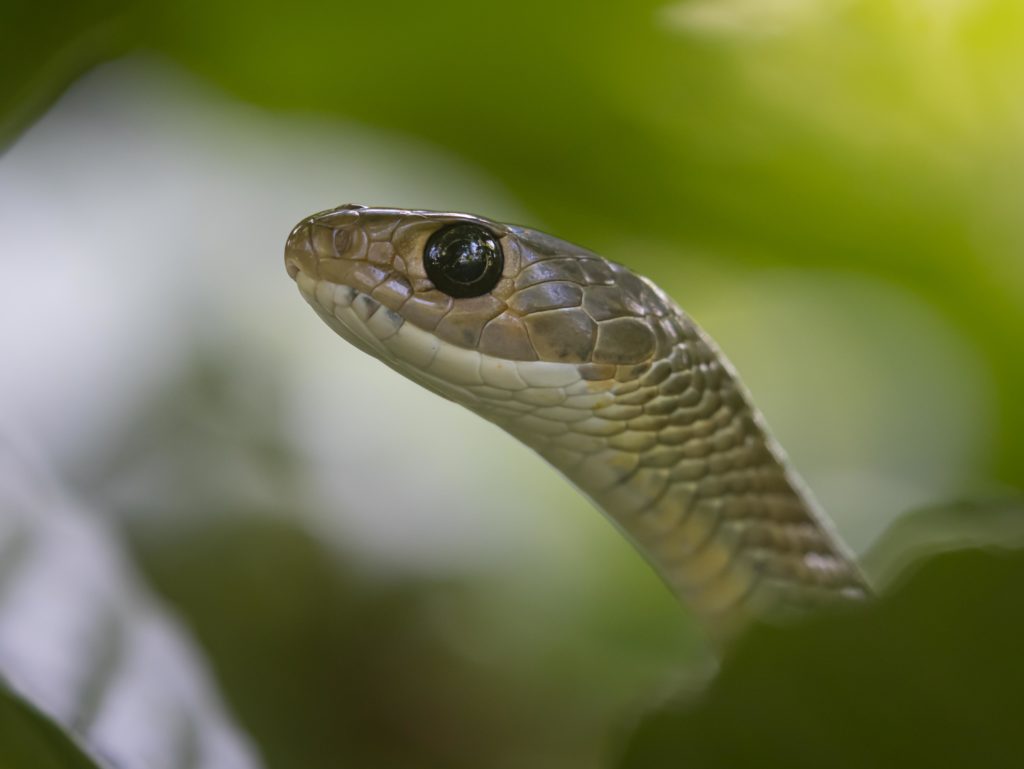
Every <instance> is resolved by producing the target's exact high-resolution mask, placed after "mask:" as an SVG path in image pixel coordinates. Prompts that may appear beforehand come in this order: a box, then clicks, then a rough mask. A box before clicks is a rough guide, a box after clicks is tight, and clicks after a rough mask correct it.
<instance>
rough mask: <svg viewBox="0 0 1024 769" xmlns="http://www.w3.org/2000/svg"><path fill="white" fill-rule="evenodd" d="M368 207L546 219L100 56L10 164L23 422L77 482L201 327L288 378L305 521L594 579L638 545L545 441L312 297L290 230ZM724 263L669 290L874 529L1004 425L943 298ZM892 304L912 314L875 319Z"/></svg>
mask: <svg viewBox="0 0 1024 769" xmlns="http://www.w3.org/2000/svg"><path fill="white" fill-rule="evenodd" d="M345 202H359V203H368V204H386V205H394V206H408V207H424V208H439V209H446V208H447V209H453V210H471V211H474V212H478V213H482V214H485V215H488V216H491V217H494V218H497V219H504V220H511V221H522V222H524V223H527V224H529V223H531V220H530V217H529V216H527V215H525V214H524V212H523V211H522V210H521V209H520V208H518V207H517V206H516V205H515V203H514V202H513V201H510V200H509V199H508V198H507V197H506V196H504V195H503V193H502V191H501V189H500V188H499V187H498V186H497V185H496V183H495V182H493V181H492V180H489V179H487V178H484V177H483V176H482V175H481V174H479V173H477V172H476V171H475V170H474V169H472V168H468V167H467V166H466V165H465V164H463V163H461V162H459V161H458V160H456V159H454V158H452V157H450V156H448V155H445V154H443V153H441V152H439V151H437V150H436V149H434V148H432V147H428V146H423V145H418V144H415V143H412V142H410V141H409V140H407V139H405V138H402V137H397V136H387V135H384V134H382V132H379V131H374V132H370V131H369V130H367V129H361V128H357V127H354V126H351V125H345V124H337V123H327V122H324V121H317V120H312V119H309V120H303V119H300V118H296V117H290V118H289V117H283V116H280V115H276V114H273V113H269V112H265V111H262V110H259V109H256V108H254V107H249V106H244V105H240V104H237V103H233V102H231V101H229V100H227V99H225V98H223V97H222V96H221V95H219V94H217V93H214V92H211V91H210V90H208V89H206V88H204V87H203V86H201V85H199V84H198V83H197V82H196V81H194V80H192V79H190V78H188V77H186V76H185V75H183V74H182V73H180V72H178V71H176V70H173V69H170V68H168V66H167V65H165V64H162V63H160V62H155V61H152V60H145V59H127V60H123V61H120V62H116V63H114V64H110V65H107V66H104V67H101V68H100V69H98V70H97V71H95V72H94V73H92V74H91V75H89V76H88V77H86V78H85V79H83V80H81V81H80V82H78V83H77V84H76V85H75V86H74V87H73V88H72V89H71V90H70V91H69V92H68V93H67V94H66V95H65V96H64V97H63V98H62V99H61V101H60V102H59V103H58V104H57V105H56V106H55V107H54V108H53V109H52V110H51V111H50V112H49V113H48V114H47V115H46V116H45V117H44V118H43V119H42V120H41V121H40V122H39V123H38V124H37V125H35V126H34V127H33V128H32V129H31V130H30V131H29V132H28V133H27V134H26V135H25V136H24V137H23V138H22V139H21V140H20V141H19V142H18V143H17V144H16V145H15V146H14V147H13V148H12V149H11V150H10V151H9V152H8V153H7V154H6V155H5V156H3V157H0V259H2V260H3V274H4V276H5V279H4V281H2V282H0V350H2V354H3V360H4V368H3V370H2V373H0V424H2V423H6V424H7V425H8V426H9V427H11V428H12V429H14V431H15V432H17V433H20V434H22V435H26V436H30V437H31V439H32V440H33V441H34V442H36V443H37V444H39V445H40V446H41V447H42V449H43V451H45V452H46V453H47V454H49V455H50V456H51V457H53V458H54V460H55V462H56V463H57V466H58V468H59V470H60V471H61V472H64V473H65V474H67V475H69V476H72V477H73V476H74V475H75V469H76V468H77V467H80V466H82V465H83V463H85V464H87V463H88V462H89V461H91V458H92V456H93V455H94V454H95V452H96V451H97V447H100V446H103V445H104V444H105V443H107V442H109V441H111V440H113V436H116V435H117V434H120V433H122V432H125V431H126V427H127V426H128V425H130V424H131V422H132V420H136V419H139V418H140V417H141V416H142V414H141V411H142V410H144V408H145V404H147V403H148V402H149V401H150V399H151V398H152V397H153V394H154V392H156V391H158V390H159V389H160V388H161V387H163V386H164V385H165V384H166V383H167V382H168V381H169V380H170V379H173V378H174V377H175V376H178V374H179V372H180V370H181V369H183V368H184V367H186V366H187V365H189V361H190V360H191V359H192V356H193V354H194V352H195V350H196V349H197V348H198V347H199V346H200V345H202V346H203V347H205V348H206V349H207V350H209V349H214V350H219V351H220V354H222V355H223V356H225V357H230V360H229V361H228V363H229V364H231V365H234V359H235V357H236V356H237V358H238V360H239V363H238V365H237V366H236V368H237V369H238V370H240V371H242V372H243V374H242V375H240V376H239V377H238V378H237V380H236V381H235V382H234V385H233V386H234V387H235V388H237V392H236V393H233V396H234V397H236V398H237V399H238V400H239V401H244V400H246V399H248V400H250V401H251V400H253V399H257V401H258V399H259V398H261V397H263V396H262V395H261V393H263V392H264V390H263V388H262V383H263V382H265V381H275V382H280V383H281V384H282V387H283V391H284V393H285V396H284V397H285V401H286V411H287V417H288V418H287V420H286V422H287V427H288V430H289V431H290V438H291V440H292V442H293V443H294V445H295V446H296V447H297V449H298V450H299V452H300V453H301V455H302V456H303V457H304V458H305V461H304V467H305V472H304V477H303V481H302V483H301V484H300V485H301V493H302V495H303V496H304V497H305V499H306V501H307V502H308V503H309V504H308V505H306V506H307V507H308V508H309V509H311V510H313V511H315V512H313V513H311V514H310V517H309V523H310V524H311V525H313V526H314V527H315V528H316V529H317V530H318V531H319V532H320V534H321V535H322V537H324V538H327V539H329V540H331V541H333V542H335V543H339V544H340V545H341V546H342V547H344V548H345V549H346V550H347V551H349V552H353V553H359V554H362V555H365V556H366V557H367V558H368V559H369V560H370V561H372V562H375V563H379V564H382V565H384V566H386V567H387V568H401V569H412V570H420V569H425V570H430V571H438V570H439V571H446V570H454V569H463V568H466V567H487V568H509V569H519V570H520V571H521V572H523V575H522V576H523V577H524V578H526V579H531V578H532V579H539V580H544V579H547V577H545V576H542V575H550V574H552V573H557V574H558V575H559V577H560V578H563V577H566V576H567V575H578V578H579V579H580V580H581V582H579V583H577V586H578V585H580V584H582V583H583V582H585V581H586V580H587V579H590V578H591V577H593V575H594V574H597V573H601V572H604V571H607V570H608V568H607V567H608V562H607V561H606V560H605V559H604V558H603V557H602V558H596V557H595V550H596V549H599V550H600V551H601V552H602V553H612V552H614V553H615V554H616V556H614V557H616V558H620V559H621V560H622V561H623V562H625V561H627V560H628V559H630V558H635V557H634V556H631V555H630V554H629V550H628V548H627V547H626V546H625V545H623V544H622V543H621V542H620V540H619V539H618V536H617V534H616V533H615V532H614V531H613V530H612V528H611V526H609V525H607V524H605V523H604V522H603V521H601V520H600V518H599V517H598V516H597V515H596V514H595V513H593V512H592V511H591V510H590V509H589V508H588V506H587V503H586V502H584V501H583V500H582V499H581V498H580V497H579V496H578V495H576V494H575V492H574V491H573V490H572V489H570V488H568V486H567V485H566V484H565V483H564V482H563V481H562V480H561V479H560V478H559V477H558V476H557V475H556V474H555V473H554V472H553V471H551V470H549V469H548V468H547V467H546V466H545V465H544V464H543V463H542V462H541V461H540V460H538V459H537V458H536V457H534V456H533V455H532V454H530V452H528V451H527V450H525V449H524V448H522V447H521V446H519V445H518V444H516V443H515V442H514V441H512V440H511V439H509V438H507V437H506V436H504V435H503V434H502V433H500V432H499V431H498V430H497V429H495V428H493V427H491V426H490V425H487V424H486V423H484V422H482V421H481V420H479V419H477V418H476V417H474V416H472V415H471V414H469V413H467V412H464V411H463V410H461V409H460V408H458V407H456V406H454V405H452V404H449V403H447V402H444V401H442V400H440V399H438V398H436V397H435V396H432V395H430V394H428V393H426V392H425V391H422V390H420V389H419V388H418V387H416V386H415V385H412V384H411V383H408V382H406V381H404V380H403V379H402V378H400V377H399V376H397V375H395V374H394V373H393V372H392V371H390V370H389V369H386V368H385V367H384V366H382V365H381V364H378V363H377V362H375V361H373V360H371V359H370V358H368V357H367V356H365V355H363V354H362V353H360V352H358V351H357V350H355V349H353V348H351V347H349V346H348V345H346V344H345V343H344V342H343V341H342V340H341V339H339V338H337V337H335V335H334V334H333V333H332V332H331V331H330V330H329V329H328V328H327V327H326V326H325V325H324V324H323V323H322V322H321V321H320V320H319V319H318V318H317V317H316V316H315V314H314V313H313V312H312V310H310V309H309V308H308V307H307V306H306V305H305V303H304V302H303V301H302V299H301V298H300V296H299V294H298V292H297V291H296V289H295V288H294V286H293V285H292V284H291V281H290V280H289V279H288V277H287V275H286V273H285V271H284V268H283V261H282V247H283V243H284V239H285V236H286V235H287V233H288V232H289V230H290V228H291V227H292V226H293V225H294V224H295V223H296V222H297V221H298V220H299V219H300V218H301V217H303V216H305V215H307V214H309V213H312V212H315V211H318V210H322V209H324V208H328V207H331V206H333V205H337V204H340V203H345ZM620 257H622V258H625V257H624V255H620ZM705 269H707V268H706V267H705ZM655 277H658V276H655ZM727 278H728V280H727ZM700 280H704V281H705V283H706V286H704V287H695V285H694V283H693V282H692V281H689V280H688V282H687V284H686V285H682V284H680V285H671V284H667V285H666V286H665V288H666V289H668V290H669V291H670V292H672V293H674V294H675V296H676V298H677V299H679V300H680V301H682V302H683V304H684V306H686V307H687V309H688V310H690V311H691V312H692V313H693V314H694V316H695V317H696V318H697V319H698V320H699V321H701V322H702V323H703V324H705V325H706V327H707V328H708V329H709V330H710V331H711V332H712V334H713V335H715V336H717V337H718V339H719V341H720V342H721V343H722V346H723V347H724V348H725V350H726V351H727V353H729V354H730V356H731V357H732V358H733V359H734V360H735V361H736V362H737V364H739V365H740V368H741V370H742V371H743V372H744V374H745V375H746V377H747V379H748V383H749V384H750V386H751V388H752V389H753V390H754V393H755V395H756V396H757V400H758V402H759V403H761V404H762V406H764V408H765V410H766V412H767V413H768V416H769V419H770V421H771V422H772V424H773V425H774V427H775V428H776V430H777V433H778V435H779V437H780V439H781V440H782V442H783V444H784V445H787V447H788V448H789V449H790V451H791V453H792V454H793V455H794V457H795V459H796V460H797V464H798V466H799V467H800V469H801V471H802V472H803V473H804V474H805V476H806V477H807V479H808V480H809V481H810V483H811V485H812V487H814V488H815V490H816V491H817V492H818V493H819V495H820V496H821V497H822V499H823V501H824V502H825V503H826V506H827V507H829V508H830V509H831V511H832V512H833V513H834V514H836V516H837V517H838V518H839V521H840V525H841V528H842V529H843V531H844V533H847V534H848V535H850V538H851V540H852V542H853V544H854V545H855V546H857V547H861V546H863V545H864V544H865V543H866V542H867V541H869V540H870V538H871V536H872V535H873V534H874V532H875V531H877V529H878V528H879V527H881V526H882V525H883V524H884V522H885V521H886V520H888V519H889V518H891V517H892V516H894V515H895V514H897V513H898V512H901V511H902V510H904V509H906V508H907V507H909V506H912V505H915V504H919V503H924V502H932V501H939V500H942V499H943V498H944V497H943V495H944V494H946V493H947V492H948V491H949V490H955V489H956V488H958V484H959V483H960V482H961V481H962V479H963V477H964V474H965V473H969V472H970V468H971V466H972V457H973V456H974V452H975V451H976V450H977V448H976V447H977V445H978V441H979V436H983V435H984V434H985V431H986V430H987V424H988V422H987V420H988V418H989V415H988V414H987V412H986V409H985V404H986V403H987V402H988V390H987V389H986V388H987V381H986V379H985V375H984V373H983V372H982V369H981V366H980V364H979V362H978V361H977V359H976V358H975V357H974V356H973V355H972V354H971V352H970V350H969V349H968V348H967V347H966V346H965V345H963V344H962V343H960V342H959V340H957V339H956V338H954V337H953V336H952V335H951V334H950V333H949V331H948V329H946V328H945V327H944V326H943V325H942V324H941V323H940V322H939V321H937V320H936V319H935V317H934V315H933V314H931V313H930V312H929V311H928V310H927V309H926V308H923V307H918V306H916V305H913V304H912V303H909V304H906V305H905V302H906V297H904V296H902V295H901V294H900V293H899V292H897V291H896V290H895V289H892V288H888V287H884V286H879V285H876V284H874V283H871V282H870V281H868V280H867V279H863V278H858V279H856V280H854V279H851V280H849V281H847V280H839V279H837V278H830V279H827V280H825V279H822V280H819V278H818V277H817V276H815V277H814V278H813V279H812V278H808V277H806V276H801V275H796V274H785V273H780V274H772V275H770V276H763V275H753V276H739V277H737V276H735V275H731V276H721V277H720V278H718V279H717V282H716V279H715V278H713V277H707V276H702V277H701V278H700ZM878 303H882V304H884V305H885V312H886V313H890V312H891V313H895V314H894V315H893V316H892V317H898V318H900V319H901V320H902V321H904V322H903V323H901V325H899V326H891V325H889V324H888V323H886V324H881V325H880V324H876V323H872V322H871V313H872V311H873V308H874V307H876V306H878ZM886 317H888V316H886ZM780 329H785V333H780V331H779V330H780ZM780 361H785V362H784V363H780ZM837 384H840V385H842V389H833V388H834V386H835V385H837ZM833 393H842V395H841V396H838V395H837V396H834V395H833ZM258 408H259V406H258V403H257V410H258ZM879 409H881V411H879ZM921 430H924V431H926V432H925V433H921V432H920V431H921ZM922 436H924V437H922ZM197 456H198V457H199V458H198V459H197V462H199V463H200V464H201V467H200V472H203V473H206V474H207V475H208V476H209V477H211V478H213V479H215V480H216V482H218V483H222V484H223V483H226V484H233V485H234V486H236V487H239V488H243V487H244V488H245V489H246V490H247V493H249V494H251V495H254V496H256V497H260V496H261V495H263V496H268V497H273V495H274V493H275V492H274V489H272V488H269V487H268V486H269V485H270V484H268V482H267V479H266V478H262V477H259V474H258V473H253V472H252V471H251V468H250V469H249V470H247V469H246V467H244V466H243V465H242V464H240V463H237V462H233V461H232V457H229V456H223V457H218V456H216V455H215V454H213V455H212V456H209V455H207V454H202V455H197ZM147 472H156V473H157V474H159V468H152V467H150V468H148V469H147ZM150 480H151V478H149V476H147V477H145V478H140V479H137V482H135V483H133V482H132V479H130V478H129V479H124V478H122V479H119V482H120V483H121V493H122V494H124V495H127V497H128V498H129V499H130V501H131V504H128V505H122V507H131V508H133V509H135V510H138V511H140V513H141V512H143V511H146V510H149V511H150V512H151V513H152V512H153V511H156V512H159V511H160V510H161V509H162V508H163V503H164V501H165V500H162V499H160V498H159V495H156V494H154V488H156V489H159V488H163V490H164V491H166V490H167V489H166V484H164V486H163V487H161V486H159V484H157V485H156V486H154V485H153V484H151V483H150V482H149V481H150ZM171 491H174V492H175V493H178V494H181V495H187V494H188V493H189V490H188V489H184V488H179V489H176V490H175V489H171ZM243 496H244V495H243ZM197 512H206V511H197ZM523 563H528V564H530V568H529V569H526V570H523V569H522V564H523ZM562 589H573V587H572V586H571V585H566V584H563V585H562Z"/></svg>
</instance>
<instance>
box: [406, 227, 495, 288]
mask: <svg viewBox="0 0 1024 769" xmlns="http://www.w3.org/2000/svg"><path fill="white" fill-rule="evenodd" d="M504 265H505V259H504V256H503V254H502V252H501V243H500V242H499V241H498V238H497V237H495V235H494V233H492V232H490V231H489V230H487V229H485V228H484V227H481V226H479V225H476V224H468V223H466V224H463V223H459V224H451V225H448V226H447V227H442V228H441V229H440V230H438V231H437V232H435V233H434V234H433V235H431V236H430V239H429V240H428V241H427V246H426V248H425V249H424V252H423V266H424V267H425V268H426V271H427V277H429V278H430V280H431V281H432V282H433V284H434V285H435V286H436V287H437V288H438V289H439V290H441V291H443V292H444V293H446V294H448V295H449V296H453V297H456V298H460V297H470V296H480V295H482V294H486V293H487V292H488V291H490V290H491V289H492V288H494V287H495V285H497V283H498V280H499V279H500V278H501V272H502V269H503V268H504Z"/></svg>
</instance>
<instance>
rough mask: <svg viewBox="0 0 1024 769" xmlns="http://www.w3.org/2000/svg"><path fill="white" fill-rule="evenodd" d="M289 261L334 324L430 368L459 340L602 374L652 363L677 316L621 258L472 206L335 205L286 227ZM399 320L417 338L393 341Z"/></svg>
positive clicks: (381, 353)
mask: <svg viewBox="0 0 1024 769" xmlns="http://www.w3.org/2000/svg"><path fill="white" fill-rule="evenodd" d="M285 263H286V266H287V269H288V273H289V275H291V276H292V277H293V278H294V279H295V280H296V282H297V283H298V286H299V289H300V291H301V292H302V294H303V296H304V297H305V298H306V300H307V301H308V302H309V303H310V304H311V305H312V306H313V307H314V308H315V309H316V310H317V312H318V313H319V314H320V315H321V317H323V318H324V320H325V321H326V322H327V323H328V324H329V325H330V326H331V327H333V328H334V329H335V330H336V331H338V332H339V333H340V334H341V335H342V336H343V337H345V338H346V339H348V340H349V341H350V342H352V343H354V344H356V345H357V346H358V347H360V348H362V349H363V350H366V351H367V352H370V353H371V354H373V355H375V356H377V357H379V358H381V359H382V360H384V361H385V362H387V363H389V364H391V365H394V364H395V363H396V362H397V363H401V364H408V365H412V366H414V367H416V368H419V369H422V368H428V367H429V366H430V364H431V363H432V362H431V361H430V360H428V358H430V357H431V356H436V355H437V354H438V351H439V350H443V351H444V352H442V353H441V354H442V355H449V356H454V357H458V351H465V352H466V353H472V354H473V355H479V356H484V357H487V358H491V359H494V360H499V361H507V362H528V361H537V362H550V363H559V364H571V365H573V366H577V367H583V370H584V373H585V374H586V375H588V377H589V378H591V379H594V380H597V379H606V378H609V377H614V376H615V375H616V373H617V370H618V369H619V367H628V368H631V369H633V368H635V367H643V366H645V365H649V363H650V361H651V360H652V359H653V358H655V356H656V355H657V353H658V352H659V347H661V346H663V345H662V344H661V343H662V342H663V341H664V340H665V339H667V338H671V336H672V335H673V334H674V333H675V331H674V329H673V328H672V325H673V324H675V323H676V322H677V318H676V316H675V314H674V313H673V312H672V311H671V309H670V308H671V303H670V302H668V300H667V299H665V297H664V296H663V295H662V294H661V293H660V292H659V291H658V290H657V289H656V288H654V287H653V286H651V285H650V284H649V283H647V282H646V281H645V280H643V279H642V278H639V277H637V276H636V275H634V274H633V273H631V272H629V271H628V270H626V269H625V268H623V267H620V266H619V265H617V264H614V263H612V262H609V261H607V260H605V259H603V258H601V257H599V256H597V255H595V254H592V253H590V252H588V251H586V250H584V249H582V248H580V247H578V246H575V245H573V244H571V243H568V242H566V241H563V240H559V239H557V238H553V237H551V236H549V235H545V234H544V233H541V232H537V231H535V230H530V229H528V228H525V227H518V226H514V225H507V224H501V223H498V222H494V221H491V220H489V219H485V218H482V217H478V216H472V215H469V214H459V213H441V212H434V211H415V210H404V209H391V208H367V207H362V206H355V205H345V206H340V207H338V208H334V209H331V210H328V211H323V212H321V213H318V214H314V215H313V216H310V217H308V218H306V219H303V220H302V221H301V222H300V223H299V224H298V225H297V226H296V227H295V228H294V229H293V230H292V232H291V234H290V235H289V237H288V241H287V245H286V248H285ZM407 326H408V327H411V328H415V329H416V330H417V331H419V332H423V333H422V334H419V335H418V336H417V340H416V344H417V345H419V346H415V345H413V344H412V343H411V342H412V340H409V341H410V343H409V344H404V343H401V342H402V341H404V340H400V339H399V338H398V337H401V336H403V334H409V330H406V331H403V329H405V328H406V327H407ZM424 334H425V337H424ZM448 348H452V349H448ZM402 368H403V373H406V374H408V371H406V370H405V368H406V366H405V365H403V366H402ZM435 389H436V388H435Z"/></svg>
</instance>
